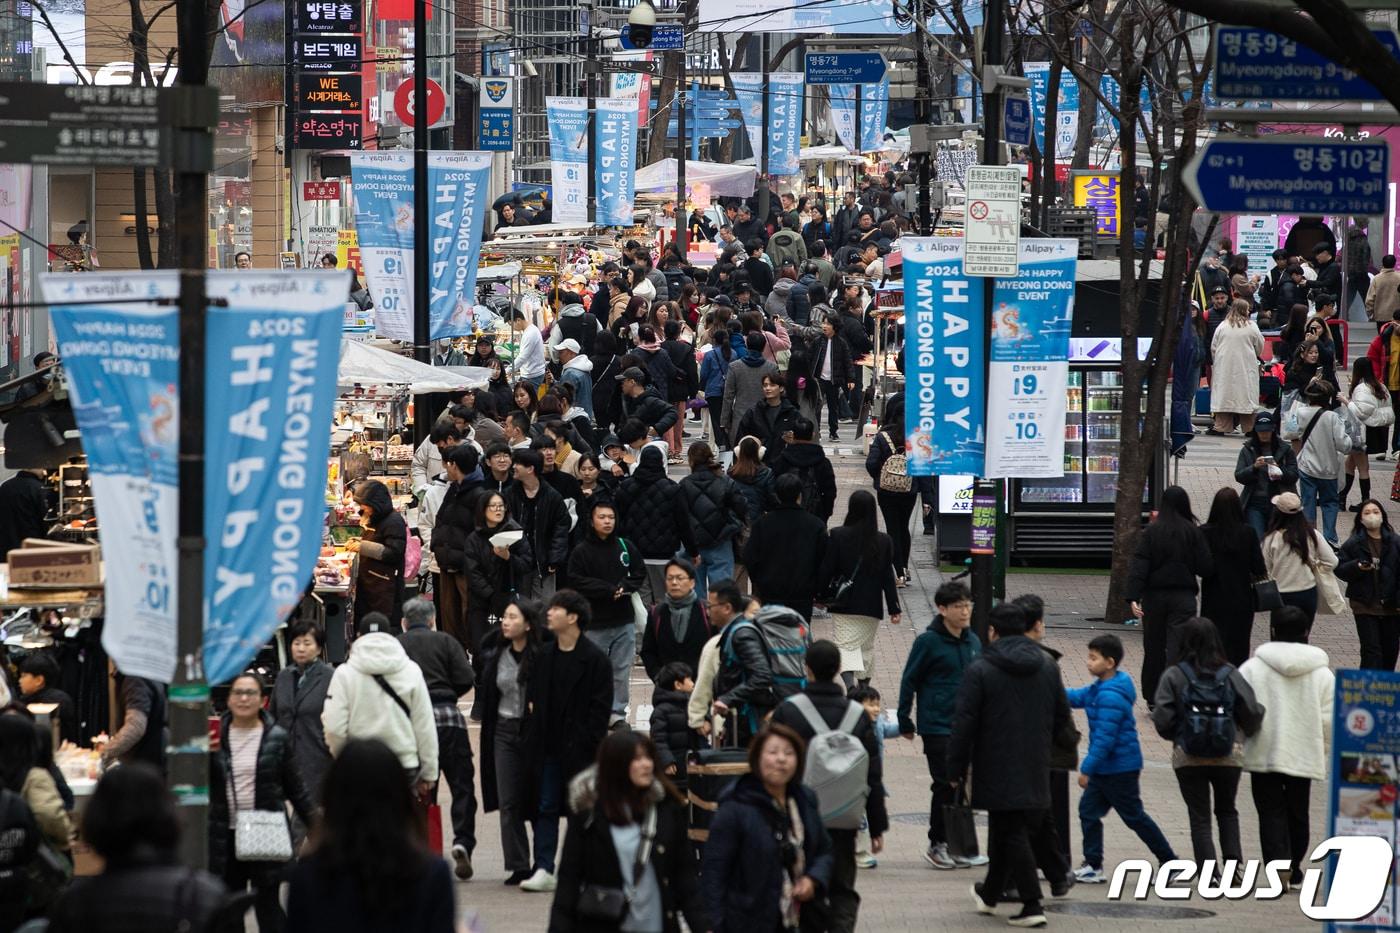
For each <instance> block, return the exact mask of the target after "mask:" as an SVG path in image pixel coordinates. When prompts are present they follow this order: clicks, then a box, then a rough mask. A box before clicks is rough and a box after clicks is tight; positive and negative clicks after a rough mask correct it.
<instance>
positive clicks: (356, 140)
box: [292, 113, 363, 149]
mask: <svg viewBox="0 0 1400 933" xmlns="http://www.w3.org/2000/svg"><path fill="white" fill-rule="evenodd" d="M362 126H363V124H362V122H361V120H360V115H359V114H358V113H348V114H342V115H336V114H320V113H301V114H297V117H296V120H295V121H294V122H293V124H292V148H293V149H358V148H360V132H361V129H362Z"/></svg>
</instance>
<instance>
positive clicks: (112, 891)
mask: <svg viewBox="0 0 1400 933" xmlns="http://www.w3.org/2000/svg"><path fill="white" fill-rule="evenodd" d="M226 903H228V895H227V893H226V892H225V890H224V884H223V882H222V881H220V880H219V879H217V878H215V877H214V876H212V875H210V874H208V873H206V872H202V871H196V870H194V869H192V868H186V867H184V866H183V865H164V864H160V863H157V862H155V861H154V860H149V861H146V860H142V861H137V862H135V863H133V864H128V865H122V866H120V867H116V868H114V867H112V866H110V865H109V866H107V868H106V869H105V870H104V871H103V872H102V874H100V875H94V876H92V877H89V878H75V879H73V884H72V886H71V887H69V888H68V889H67V890H66V891H64V892H63V893H62V894H60V895H59V898H58V901H57V902H56V903H55V904H54V906H53V909H52V910H51V911H50V912H49V926H48V929H49V933H166V931H175V930H181V929H194V930H209V931H211V933H213V931H215V930H219V929H226V927H222V928H221V927H216V926H213V923H215V922H217V920H218V919H219V918H220V917H222V916H225V914H221V913H220V911H221V908H223V907H224V905H225V904H226ZM0 916H3V914H0ZM242 916H243V912H240V913H239V919H238V923H239V924H240V925H241V924H242V922H243V921H242ZM182 922H185V923H189V924H190V926H189V927H184V926H181V923H182Z"/></svg>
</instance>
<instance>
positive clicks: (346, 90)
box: [297, 71, 364, 113]
mask: <svg viewBox="0 0 1400 933" xmlns="http://www.w3.org/2000/svg"><path fill="white" fill-rule="evenodd" d="M362 88H363V82H362V79H361V76H360V75H358V74H344V75H335V74H326V73H324V72H315V71H311V72H302V73H301V75H300V76H299V77H298V78H297V106H298V107H299V108H300V109H302V110H323V111H325V110H328V111H334V112H337V113H352V112H359V110H360V109H361V108H362V107H363V106H364V96H363V94H362Z"/></svg>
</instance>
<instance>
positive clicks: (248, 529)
mask: <svg viewBox="0 0 1400 933" xmlns="http://www.w3.org/2000/svg"><path fill="white" fill-rule="evenodd" d="M207 283H208V292H209V295H210V297H211V298H222V299H225V300H227V302H228V305H227V307H222V308H211V309H209V312H208V351H207V356H206V364H207V365H206V368H205V373H206V379H207V384H206V390H205V392H206V406H205V417H204V424H205V458H206V469H205V487H204V497H205V525H204V534H205V537H206V539H207V540H208V546H207V550H206V554H205V578H204V581H203V583H204V607H205V626H204V628H205V639H204V640H205V646H204V663H205V674H206V676H207V677H208V679H209V681H210V682H211V683H220V682H222V681H225V680H227V679H228V678H229V677H232V676H233V675H234V674H236V673H238V671H240V670H241V669H242V668H243V667H244V666H245V665H246V664H247V663H248V662H249V661H250V660H252V658H253V657H254V656H255V655H256V654H257V652H258V650H259V649H261V647H262V646H263V645H264V644H266V643H267V640H268V639H269V638H270V637H271V636H272V633H273V632H274V631H275V630H276V628H277V626H278V625H280V624H281V623H282V622H283V621H284V620H285V619H286V617H287V615H288V614H289V613H290V612H291V610H292V609H293V608H294V607H295V606H296V605H297V603H298V602H300V600H301V594H302V592H303V590H304V589H305V587H306V583H307V581H308V580H309V579H310V578H311V572H312V569H313V568H314V566H315V563H316V555H317V553H318V551H319V550H320V546H321V527H322V524H323V523H324V520H325V486H326V457H327V455H328V454H329V451H330V422H331V408H332V405H333V404H334V400H335V387H336V367H337V364H338V363H339V359H340V339H341V338H340V320H341V310H342V307H343V306H344V303H345V294H346V292H347V290H348V288H349V279H348V276H347V275H346V274H345V273H344V272H320V271H308V272H280V273H277V272H214V273H210V274H209V277H208V279H207ZM42 284H43V289H44V294H45V296H46V297H47V298H48V300H50V301H55V302H64V303H65V304H64V306H63V307H55V308H53V309H51V316H52V320H53V322H54V330H55V334H56V336H57V339H58V347H59V352H60V354H65V355H64V357H63V359H64V369H65V372H66V373H67V376H68V381H69V388H70V391H71V392H72V396H73V410H74V415H75V418H76V420H77V423H78V428H79V430H80V431H81V433H82V441H83V450H84V452H85V453H86V454H87V457H88V464H89V472H90V475H91V478H92V486H93V496H94V499H95V505H96V509H97V514H98V519H99V521H100V523H101V531H100V537H101V540H102V542H103V544H104V547H103V556H104V560H105V561H106V565H107V579H106V600H107V606H108V612H107V617H106V620H105V623H104V626H103V631H102V645H103V648H104V649H105V650H106V651H107V653H108V654H109V655H111V657H112V659H113V661H115V662H116V664H117V667H118V669H119V670H121V671H122V672H123V673H125V674H128V675H131V676H136V677H149V678H151V679H152V680H157V681H160V682H162V683H168V682H169V681H170V680H171V677H172V675H173V674H174V673H175V664H176V623H175V592H176V583H177V580H176V549H175V535H176V523H177V482H178V468H177V463H178V461H177V439H178V429H179V397H178V391H179V361H180V350H179V322H178V313H177V310H176V308H175V307H174V305H173V299H174V298H175V296H176V295H177V294H178V292H179V279H178V276H177V274H176V273H173V272H168V273H167V272H155V273H151V272H140V273H111V274H89V275H83V276H74V275H46V276H44V277H43V279H42ZM142 298H149V299H150V300H151V303H150V304H142V303H140V302H139V299H142ZM132 299H138V301H136V302H135V303H130V304H128V303H126V302H128V301H131V300H132ZM160 299H164V300H167V301H170V302H171V303H170V304H167V305H157V304H156V303H155V302H156V301H157V300H160ZM116 300H120V301H122V302H123V303H122V304H111V303H110V302H114V301H116ZM68 302H91V303H90V304H80V305H70V304H67V303H68ZM104 302H106V303H104Z"/></svg>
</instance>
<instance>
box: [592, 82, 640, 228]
mask: <svg viewBox="0 0 1400 933" xmlns="http://www.w3.org/2000/svg"><path fill="white" fill-rule="evenodd" d="M597 108H598V133H597V142H598V152H597V153H596V155H595V156H594V159H593V171H594V178H595V179H596V184H597V191H598V217H597V218H596V220H595V223H598V224H600V225H602V226H605V227H630V226H632V224H633V222H634V220H635V216H634V214H635V212H634V211H633V208H632V202H633V199H634V198H635V197H636V187H637V101H636V99H635V98H631V97H605V98H599V99H598V101H597Z"/></svg>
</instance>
